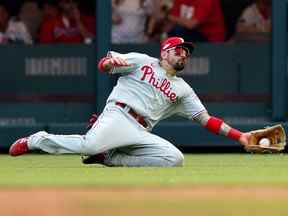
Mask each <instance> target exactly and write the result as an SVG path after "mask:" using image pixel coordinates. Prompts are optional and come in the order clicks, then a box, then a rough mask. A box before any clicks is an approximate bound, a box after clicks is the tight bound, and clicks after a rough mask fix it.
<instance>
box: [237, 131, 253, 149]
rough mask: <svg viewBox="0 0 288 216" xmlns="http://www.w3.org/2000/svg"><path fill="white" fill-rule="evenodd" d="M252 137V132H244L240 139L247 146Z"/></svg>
mask: <svg viewBox="0 0 288 216" xmlns="http://www.w3.org/2000/svg"><path fill="white" fill-rule="evenodd" d="M250 137H251V133H250V132H246V133H243V134H242V135H241V137H240V139H239V142H240V144H242V145H243V146H247V145H248V143H249V139H250Z"/></svg>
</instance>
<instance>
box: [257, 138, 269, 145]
mask: <svg viewBox="0 0 288 216" xmlns="http://www.w3.org/2000/svg"><path fill="white" fill-rule="evenodd" d="M259 145H260V146H262V147H268V146H270V140H269V139H267V138H262V139H261V140H260V141H259Z"/></svg>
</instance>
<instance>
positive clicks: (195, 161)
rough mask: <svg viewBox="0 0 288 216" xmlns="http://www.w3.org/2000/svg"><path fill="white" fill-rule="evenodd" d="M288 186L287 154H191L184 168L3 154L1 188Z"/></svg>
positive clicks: (49, 156) (188, 155) (0, 159)
mask: <svg viewBox="0 0 288 216" xmlns="http://www.w3.org/2000/svg"><path fill="white" fill-rule="evenodd" d="M187 185H192V186H193V185H224V186H226V185H227V186H229V185H230V186H241V185H263V186H264V185H270V186H288V156H287V155H286V154H282V155H269V154H267V155H251V154H187V155H185V166H184V167H182V168H111V167H109V168H108V167H103V166H101V165H89V166H87V165H82V164H81V162H80V158H79V156H76V155H65V156H64V155H61V156H54V155H25V156H21V157H15V158H13V157H9V156H7V155H0V187H2V188H3V187H15V186H19V187H22V186H28V187H38V186H39V187H41V186H53V187H54V186H81V187H86V186H87V187H90V186H93V187H105V186H107V187H128V186H129V187H131V186H135V187H137V186H149V187H150V186H156V187H158V186H187Z"/></svg>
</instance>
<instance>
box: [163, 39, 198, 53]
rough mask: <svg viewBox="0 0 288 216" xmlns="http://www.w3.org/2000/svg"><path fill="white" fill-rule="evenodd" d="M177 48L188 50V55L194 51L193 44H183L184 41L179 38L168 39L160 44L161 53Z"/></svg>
mask: <svg viewBox="0 0 288 216" xmlns="http://www.w3.org/2000/svg"><path fill="white" fill-rule="evenodd" d="M177 46H179V47H184V48H186V49H188V50H189V53H190V54H191V53H192V52H193V51H194V49H195V46H194V44H193V43H191V42H185V41H184V39H183V38H181V37H169V38H167V39H166V40H164V41H163V42H162V43H161V51H165V50H167V49H170V48H172V47H177Z"/></svg>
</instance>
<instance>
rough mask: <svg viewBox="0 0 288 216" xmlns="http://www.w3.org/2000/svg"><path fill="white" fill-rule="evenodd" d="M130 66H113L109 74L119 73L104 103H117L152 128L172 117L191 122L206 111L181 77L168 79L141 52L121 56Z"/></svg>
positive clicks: (116, 54)
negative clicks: (132, 111) (141, 118)
mask: <svg viewBox="0 0 288 216" xmlns="http://www.w3.org/2000/svg"><path fill="white" fill-rule="evenodd" d="M109 55H111V56H113V57H117V56H118V57H121V58H124V59H125V60H126V61H127V62H128V63H129V64H131V65H132V66H131V67H115V68H114V69H113V71H112V72H111V73H112V74H116V73H120V74H121V76H120V78H119V79H118V82H117V85H116V86H115V87H114V89H113V91H112V93H111V94H110V96H109V98H108V100H107V103H109V102H111V101H113V102H115V101H119V102H122V103H125V104H127V105H129V106H130V107H131V108H133V109H134V110H135V111H136V112H137V113H138V114H140V115H142V116H143V117H144V118H145V120H146V122H147V123H148V124H149V126H150V128H152V127H153V126H154V125H155V124H156V123H157V122H159V121H160V120H162V119H165V118H167V117H169V116H171V115H173V114H178V115H181V116H184V117H186V118H188V119H193V118H194V117H195V116H197V115H198V114H199V113H201V112H204V111H206V109H205V107H204V106H203V104H202V103H201V101H200V100H199V98H198V97H197V95H196V94H195V92H194V90H193V89H192V88H191V87H190V86H189V85H188V84H187V83H186V82H185V81H184V80H183V79H182V78H180V77H177V76H174V77H171V76H167V74H166V71H165V70H164V69H163V68H162V67H161V66H160V64H159V63H160V62H159V59H157V58H153V57H150V56H148V55H146V54H141V53H128V54H120V53H117V52H110V53H109Z"/></svg>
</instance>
